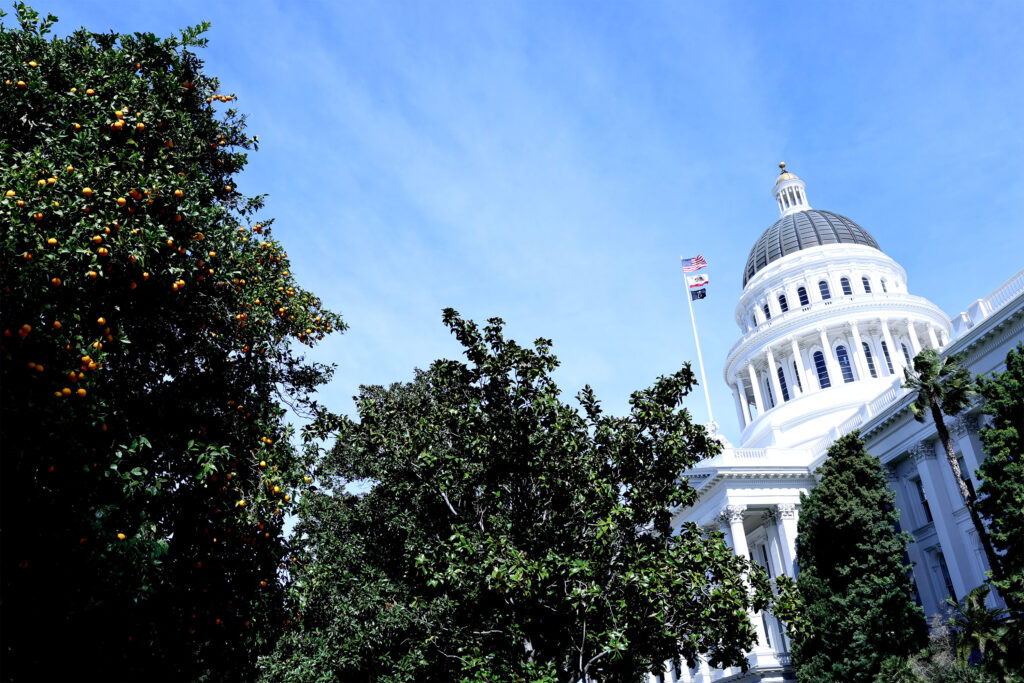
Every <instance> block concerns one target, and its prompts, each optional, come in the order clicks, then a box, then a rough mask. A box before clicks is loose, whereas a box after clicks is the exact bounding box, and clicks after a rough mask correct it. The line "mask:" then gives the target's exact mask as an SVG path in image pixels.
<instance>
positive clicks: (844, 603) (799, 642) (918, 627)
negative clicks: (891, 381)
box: [791, 432, 926, 683]
mask: <svg viewBox="0 0 1024 683" xmlns="http://www.w3.org/2000/svg"><path fill="white" fill-rule="evenodd" d="M819 472H820V474H821V483H819V484H818V486H816V487H815V488H814V489H813V490H812V491H811V493H810V494H809V495H801V508H800V521H799V524H798V535H797V558H798V559H797V562H798V564H799V567H800V574H799V575H798V577H797V588H798V591H799V601H800V604H799V606H798V610H797V611H798V619H797V620H795V621H796V624H797V625H798V626H799V628H797V629H791V635H792V638H793V660H794V664H795V666H796V669H797V675H798V676H799V678H800V681H801V682H802V683H819V682H820V683H832V682H833V681H849V682H858V681H874V680H875V676H876V675H877V674H878V672H879V670H880V667H881V665H882V662H883V661H885V660H886V659H887V658H889V657H892V656H896V657H906V656H907V655H909V654H910V653H913V652H916V651H917V650H918V649H920V648H921V646H922V645H924V640H925V633H926V630H925V622H924V616H923V614H922V612H921V608H920V607H918V606H917V605H916V603H915V602H914V597H913V589H912V586H911V582H910V577H909V571H910V567H909V566H908V565H907V564H906V563H905V561H904V558H905V554H906V548H907V543H908V542H909V540H910V537H909V535H908V534H906V533H897V532H896V528H895V527H896V524H897V523H898V520H899V512H898V510H896V508H895V507H894V503H893V494H892V493H890V492H889V491H888V490H887V489H886V486H885V476H884V475H883V473H882V467H881V465H880V464H879V461H878V459H877V458H875V457H873V456H871V455H869V454H868V453H867V452H866V451H865V450H864V441H863V440H862V439H861V438H860V435H859V433H858V432H853V433H850V434H847V435H845V436H843V437H841V438H839V439H838V440H837V441H836V442H835V443H833V444H832V446H831V447H830V448H829V450H828V458H827V460H825V462H824V464H822V466H821V468H820V469H819Z"/></svg>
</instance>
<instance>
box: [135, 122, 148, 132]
mask: <svg viewBox="0 0 1024 683" xmlns="http://www.w3.org/2000/svg"><path fill="white" fill-rule="evenodd" d="M135 130H146V124H144V123H143V122H142V121H139V122H138V123H136V124H135Z"/></svg>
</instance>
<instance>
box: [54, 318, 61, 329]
mask: <svg viewBox="0 0 1024 683" xmlns="http://www.w3.org/2000/svg"><path fill="white" fill-rule="evenodd" d="M53 329H55V330H59V329H60V321H59V320H54V321H53Z"/></svg>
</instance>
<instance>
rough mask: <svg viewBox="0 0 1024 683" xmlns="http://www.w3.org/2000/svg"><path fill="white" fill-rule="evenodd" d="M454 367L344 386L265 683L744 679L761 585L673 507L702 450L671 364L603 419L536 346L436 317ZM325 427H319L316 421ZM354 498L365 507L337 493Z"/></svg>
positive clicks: (683, 499)
mask: <svg viewBox="0 0 1024 683" xmlns="http://www.w3.org/2000/svg"><path fill="white" fill-rule="evenodd" d="M444 320H445V323H446V324H447V325H448V327H449V328H450V330H451V331H452V332H453V333H454V334H455V336H456V337H457V338H458V340H459V342H460V343H461V344H462V346H463V348H464V353H465V356H466V359H465V362H457V361H449V360H443V361H437V362H436V363H434V364H433V365H432V366H431V367H430V369H428V370H426V371H423V372H418V373H417V374H416V378H415V379H414V381H412V382H410V383H406V384H394V385H392V386H390V387H379V386H376V387H364V388H363V389H362V391H361V393H360V395H359V397H358V411H359V420H358V421H353V420H348V419H344V420H341V421H340V424H339V425H337V428H338V430H339V434H338V437H337V442H336V444H335V446H334V448H333V451H332V452H331V453H330V454H329V456H328V458H327V459H326V460H325V461H324V463H323V470H322V472H321V475H322V478H323V481H325V482H327V483H328V484H329V486H328V487H327V489H326V490H324V491H321V492H316V493H315V494H313V495H309V496H306V497H305V498H304V499H303V501H302V503H301V504H300V507H299V520H300V521H299V523H298V526H297V527H296V535H297V538H296V544H297V557H298V558H299V559H298V562H297V563H296V565H295V572H294V577H295V582H294V584H293V601H294V610H295V612H297V613H300V614H301V615H302V619H301V621H300V622H297V628H295V629H293V630H291V631H290V632H289V633H287V634H286V635H285V636H284V637H283V639H282V640H281V641H280V642H279V643H278V648H277V650H276V651H275V653H274V655H273V657H272V658H270V659H269V660H267V661H266V662H265V668H264V675H265V677H266V678H267V679H268V680H296V681H305V680H311V679H314V678H317V677H321V678H322V679H331V680H381V681H385V680H387V681H413V680H481V681H482V680H492V681H510V680H530V681H545V680H546V681H564V682H566V683H569V682H574V681H579V680H583V679H585V678H587V677H589V678H590V679H596V680H606V681H613V680H614V681H630V680H637V681H638V680H641V679H642V678H643V677H644V676H645V675H646V673H647V672H656V673H664V667H665V662H666V661H670V662H674V663H675V665H676V666H681V665H682V663H683V662H690V663H693V664H695V663H696V660H697V656H698V654H699V653H700V654H703V655H705V656H706V657H707V658H708V659H709V660H710V662H711V663H712V665H735V666H740V667H743V668H745V667H746V660H745V658H744V652H745V650H747V649H749V648H750V647H751V646H752V645H753V643H754V639H755V633H754V629H753V627H752V626H751V624H750V622H749V621H748V617H747V614H748V612H749V611H750V610H754V609H760V608H763V607H764V606H765V605H766V603H767V600H768V598H769V596H770V595H771V592H770V590H769V589H768V586H767V585H766V578H765V576H764V574H763V573H762V572H761V571H760V570H759V569H757V568H756V567H753V566H751V565H750V564H749V563H747V562H746V561H745V560H743V559H741V558H738V557H736V556H735V555H734V554H733V553H732V551H731V550H730V549H729V548H728V547H727V546H726V545H725V543H724V541H723V538H722V536H721V534H719V533H717V532H716V533H714V534H712V535H705V534H704V533H702V532H701V531H700V530H699V529H698V528H696V527H695V526H694V525H692V524H684V525H682V526H681V528H676V529H673V527H672V518H673V513H674V511H676V510H677V509H678V508H680V507H685V506H687V505H689V504H691V503H692V502H693V501H694V500H695V498H696V492H695V491H694V489H692V488H691V487H690V486H689V485H688V484H687V483H686V479H685V478H684V477H683V473H684V471H685V470H686V469H687V468H689V467H691V466H692V465H694V464H695V463H696V462H697V461H698V460H700V459H702V458H705V457H708V456H711V455H713V454H715V453H717V452H718V450H719V449H720V446H719V444H718V442H717V441H714V440H712V439H709V437H708V435H707V434H706V433H705V431H704V428H703V427H701V426H699V425H695V424H693V422H692V421H691V419H690V415H689V413H688V412H687V411H686V410H685V409H682V408H681V407H680V405H681V402H682V400H683V398H684V397H685V396H686V395H687V394H688V393H689V392H690V391H691V389H692V387H693V385H694V377H693V374H692V373H691V371H690V368H689V367H688V366H686V367H684V368H683V369H681V370H680V371H679V372H677V373H675V374H673V375H669V376H666V377H661V378H659V379H658V380H657V381H656V382H655V384H654V385H653V386H652V387H651V388H649V389H645V390H642V391H638V392H636V393H634V394H633V396H632V399H631V410H630V412H629V414H628V415H626V416H624V417H613V416H610V415H607V414H605V413H604V412H603V411H602V409H601V407H600V405H599V404H598V401H597V399H596V398H595V397H594V394H593V392H592V391H591V390H590V388H589V387H587V388H585V389H584V390H583V391H582V392H580V394H579V395H578V397H577V400H578V402H579V404H578V407H577V406H573V405H570V404H567V403H564V402H563V401H562V399H561V394H560V392H559V389H558V387H557V386H556V385H555V383H554V381H553V380H552V378H551V373H552V371H553V370H554V369H555V367H556V366H557V361H556V359H555V357H554V356H553V355H552V353H551V343H550V342H549V341H547V340H544V339H539V340H537V341H536V342H535V344H534V345H533V347H532V348H529V347H522V346H520V345H518V344H516V343H515V342H514V341H512V340H509V339H506V338H505V337H504V335H503V333H502V322H501V321H500V320H498V319H492V320H490V321H489V322H488V324H487V325H485V326H483V327H479V326H477V325H476V324H474V323H472V322H469V321H466V320H463V319H462V318H460V317H459V316H458V314H457V313H455V312H454V311H452V310H448V311H446V312H445V314H444ZM325 426H326V425H325ZM352 482H360V483H361V485H362V488H363V489H364V490H366V492H365V493H362V494H359V495H356V494H353V493H351V492H350V489H349V485H350V484H351V483H352Z"/></svg>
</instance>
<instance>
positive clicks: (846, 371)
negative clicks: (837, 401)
mask: <svg viewBox="0 0 1024 683" xmlns="http://www.w3.org/2000/svg"><path fill="white" fill-rule="evenodd" d="M836 360H837V361H839V369H840V370H841V371H842V373H843V381H844V382H846V383H849V382H852V381H853V368H851V367H850V354H848V353H847V352H846V347H845V346H837V347H836Z"/></svg>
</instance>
